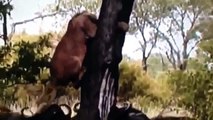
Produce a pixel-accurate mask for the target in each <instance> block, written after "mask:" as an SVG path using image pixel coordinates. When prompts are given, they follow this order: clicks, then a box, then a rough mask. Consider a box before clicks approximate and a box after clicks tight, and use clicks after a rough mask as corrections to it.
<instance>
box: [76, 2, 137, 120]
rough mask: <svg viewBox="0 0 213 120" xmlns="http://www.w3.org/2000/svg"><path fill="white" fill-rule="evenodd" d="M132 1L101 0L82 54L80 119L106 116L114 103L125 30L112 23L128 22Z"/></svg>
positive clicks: (102, 119)
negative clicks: (93, 32) (92, 33)
mask: <svg viewBox="0 0 213 120" xmlns="http://www.w3.org/2000/svg"><path fill="white" fill-rule="evenodd" d="M133 1H134V0H103V3H102V6H101V11H100V16H99V20H98V29H97V32H96V37H95V38H94V39H92V40H91V41H92V43H89V44H88V51H87V52H88V53H87V55H86V57H85V66H86V68H87V71H86V73H85V75H84V76H83V80H82V81H83V82H82V86H81V101H80V111H79V119H80V120H106V119H107V117H108V114H109V112H110V108H111V107H112V106H113V105H115V104H116V97H117V90H118V78H119V71H118V64H119V62H120V61H121V59H122V53H121V51H122V46H123V43H124V38H125V32H124V31H120V30H118V29H117V27H115V26H117V25H118V21H123V22H126V23H128V22H129V16H130V13H131V11H132V6H133ZM91 41H90V42H91Z"/></svg>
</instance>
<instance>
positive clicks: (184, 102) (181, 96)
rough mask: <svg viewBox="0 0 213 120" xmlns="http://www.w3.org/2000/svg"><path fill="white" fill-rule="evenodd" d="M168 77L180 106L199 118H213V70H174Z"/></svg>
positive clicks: (200, 119)
mask: <svg viewBox="0 0 213 120" xmlns="http://www.w3.org/2000/svg"><path fill="white" fill-rule="evenodd" d="M168 78H169V81H170V83H171V85H172V86H173V90H174V91H175V95H176V96H175V97H176V99H178V105H179V106H180V107H183V108H185V109H187V110H189V111H190V112H191V113H192V114H193V116H195V117H196V118H197V119H199V120H212V119H213V102H212V101H213V71H207V70H206V71H198V70H194V71H186V72H182V71H173V72H170V73H169V77H168Z"/></svg>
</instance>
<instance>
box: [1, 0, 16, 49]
mask: <svg viewBox="0 0 213 120" xmlns="http://www.w3.org/2000/svg"><path fill="white" fill-rule="evenodd" d="M11 1H12V0H1V1H0V20H2V21H3V35H0V38H3V40H4V44H5V45H6V44H7V40H8V36H7V35H8V33H7V21H8V18H7V16H8V15H9V16H10V12H11V11H12V10H13V6H12V5H11V4H10V2H11Z"/></svg>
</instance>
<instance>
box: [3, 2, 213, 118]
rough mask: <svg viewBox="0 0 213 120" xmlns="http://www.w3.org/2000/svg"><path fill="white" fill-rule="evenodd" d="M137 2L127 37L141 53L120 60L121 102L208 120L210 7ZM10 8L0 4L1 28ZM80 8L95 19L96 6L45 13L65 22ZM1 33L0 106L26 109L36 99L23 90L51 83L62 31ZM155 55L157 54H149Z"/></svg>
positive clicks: (212, 59)
mask: <svg viewBox="0 0 213 120" xmlns="http://www.w3.org/2000/svg"><path fill="white" fill-rule="evenodd" d="M136 2H137V4H136V5H135V7H134V9H133V12H132V16H131V22H130V30H129V34H132V35H136V34H137V35H139V36H141V40H140V41H139V43H138V44H140V48H138V49H136V50H140V51H142V54H141V59H140V60H133V59H131V58H129V57H128V55H124V56H123V61H122V62H121V63H120V89H119V100H121V101H126V100H129V101H131V102H132V103H133V104H134V105H135V106H136V107H137V108H140V109H141V110H143V111H144V112H145V113H148V114H151V113H150V112H151V111H153V110H156V111H158V112H160V111H162V109H165V108H168V107H171V106H172V107H175V108H182V109H185V110H187V111H188V112H190V113H191V115H192V116H194V117H195V118H196V119H198V120H212V119H213V102H212V101H213V70H212V69H213V34H212V32H213V27H212V26H213V20H212V12H213V9H212V1H211V0H205V1H201V0H185V1H183V0H149V1H147V0H136ZM13 6H15V5H11V4H10V2H9V1H7V0H1V1H0V20H1V21H2V23H3V24H7V22H6V21H5V20H7V19H5V13H6V14H7V15H6V16H9V15H10V11H11V10H13V9H12V8H13ZM150 6H151V7H150ZM82 7H84V8H85V9H88V10H90V11H92V12H95V13H97V12H98V10H99V7H100V1H99V0H90V1H83V0H80V1H79V0H70V1H67V0H58V1H57V2H56V3H55V4H51V5H48V6H47V7H46V9H45V11H46V12H48V13H49V15H50V16H51V13H57V14H58V15H60V16H62V17H66V16H67V15H68V14H72V15H73V14H74V13H76V12H79V11H80V8H82ZM61 11H63V12H61ZM64 11H66V12H64ZM162 26H164V27H162ZM2 30H3V33H4V34H3V35H0V36H1V37H2V38H3V40H4V41H5V45H3V46H1V48H0V96H1V97H0V103H1V104H5V103H6V105H10V104H13V103H18V104H21V105H24V104H26V103H27V102H30V99H31V97H35V96H37V95H38V94H36V93H35V94H34V93H33V92H29V91H28V89H27V88H28V87H32V86H34V87H35V88H34V89H38V90H39V89H40V88H41V85H42V83H43V82H42V81H44V80H47V79H48V78H49V69H48V66H49V62H50V59H51V56H52V53H53V52H54V48H55V44H56V43H57V40H60V38H61V36H62V35H63V31H64V30H65V29H62V30H61V32H59V33H53V32H49V33H41V34H40V35H30V34H27V33H26V32H25V31H23V33H20V34H16V33H12V34H8V33H7V32H6V33H5V31H7V30H5V28H2ZM147 34H149V37H147ZM5 35H6V36H8V37H5ZM162 43H163V44H162ZM153 49H158V50H159V52H153ZM192 53H194V54H193V55H192ZM68 93H69V96H70V97H71V99H77V98H78V92H76V91H74V90H73V89H69V90H68ZM150 110H151V111H150ZM155 115H156V114H155Z"/></svg>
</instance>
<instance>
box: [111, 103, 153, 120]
mask: <svg viewBox="0 0 213 120" xmlns="http://www.w3.org/2000/svg"><path fill="white" fill-rule="evenodd" d="M108 120H150V119H149V118H148V117H147V116H146V115H145V114H144V113H142V112H141V111H140V110H137V109H135V108H133V107H132V105H131V104H130V103H127V106H124V107H122V108H118V107H117V106H112V107H111V110H110V113H109V116H108Z"/></svg>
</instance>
